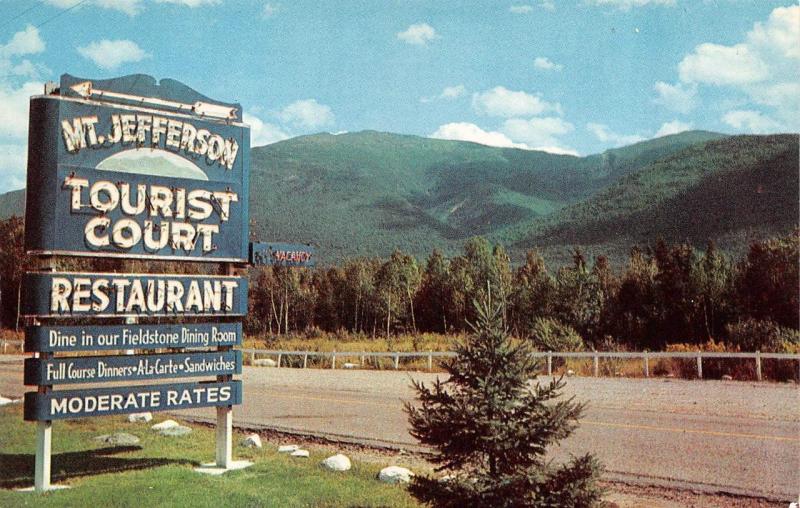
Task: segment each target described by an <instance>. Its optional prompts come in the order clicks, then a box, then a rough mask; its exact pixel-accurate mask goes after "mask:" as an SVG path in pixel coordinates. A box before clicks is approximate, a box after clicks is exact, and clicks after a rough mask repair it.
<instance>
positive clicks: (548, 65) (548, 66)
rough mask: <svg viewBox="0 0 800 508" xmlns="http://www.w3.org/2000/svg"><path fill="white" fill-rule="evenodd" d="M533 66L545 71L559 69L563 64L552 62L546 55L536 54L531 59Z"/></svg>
mask: <svg viewBox="0 0 800 508" xmlns="http://www.w3.org/2000/svg"><path fill="white" fill-rule="evenodd" d="M533 66H534V67H536V68H537V69H542V70H545V71H560V70H561V69H563V68H564V66H563V65H561V64H557V63H554V62H553V61H551V60H550V59H549V58H547V57H546V56H537V57H536V58H535V59H534V60H533Z"/></svg>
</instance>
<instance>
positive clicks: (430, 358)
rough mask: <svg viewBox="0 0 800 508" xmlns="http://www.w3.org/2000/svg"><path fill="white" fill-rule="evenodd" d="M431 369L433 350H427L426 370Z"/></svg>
mask: <svg viewBox="0 0 800 508" xmlns="http://www.w3.org/2000/svg"><path fill="white" fill-rule="evenodd" d="M432 370H433V352H432V351H428V372H430V371H432Z"/></svg>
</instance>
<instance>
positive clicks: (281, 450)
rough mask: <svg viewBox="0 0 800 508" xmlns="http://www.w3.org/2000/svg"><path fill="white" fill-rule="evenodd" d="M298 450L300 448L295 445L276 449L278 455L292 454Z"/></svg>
mask: <svg viewBox="0 0 800 508" xmlns="http://www.w3.org/2000/svg"><path fill="white" fill-rule="evenodd" d="M299 449H300V447H299V446H297V445H296V444H290V445H281V446H279V447H278V453H292V452H294V451H297V450H299Z"/></svg>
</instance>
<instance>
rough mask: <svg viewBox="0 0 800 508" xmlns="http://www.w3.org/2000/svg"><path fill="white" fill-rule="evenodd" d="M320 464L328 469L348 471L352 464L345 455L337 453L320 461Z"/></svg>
mask: <svg viewBox="0 0 800 508" xmlns="http://www.w3.org/2000/svg"><path fill="white" fill-rule="evenodd" d="M322 466H323V467H324V468H325V469H328V470H330V471H349V470H350V468H351V467H353V465H352V464H351V463H350V459H348V458H347V456H346V455H342V454H341V453H337V454H336V455H332V456H330V457H328V458H327V459H325V460H323V461H322Z"/></svg>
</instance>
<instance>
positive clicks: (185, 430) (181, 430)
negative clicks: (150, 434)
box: [158, 425, 192, 437]
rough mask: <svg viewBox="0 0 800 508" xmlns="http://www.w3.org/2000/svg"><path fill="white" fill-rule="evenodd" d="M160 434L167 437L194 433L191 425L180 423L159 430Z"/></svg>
mask: <svg viewBox="0 0 800 508" xmlns="http://www.w3.org/2000/svg"><path fill="white" fill-rule="evenodd" d="M158 433H159V434H161V435H162V436H167V437H180V436H185V435H186V434H191V433H192V428H191V427H185V426H183V425H178V426H177V427H169V428H167V429H161V430H159V431H158Z"/></svg>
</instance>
